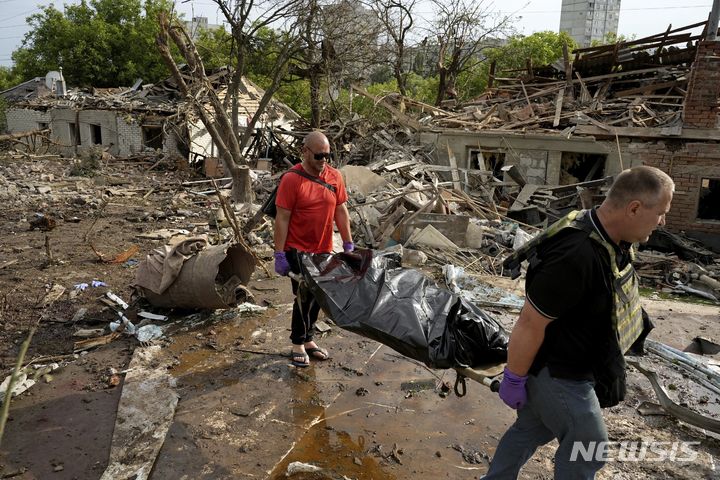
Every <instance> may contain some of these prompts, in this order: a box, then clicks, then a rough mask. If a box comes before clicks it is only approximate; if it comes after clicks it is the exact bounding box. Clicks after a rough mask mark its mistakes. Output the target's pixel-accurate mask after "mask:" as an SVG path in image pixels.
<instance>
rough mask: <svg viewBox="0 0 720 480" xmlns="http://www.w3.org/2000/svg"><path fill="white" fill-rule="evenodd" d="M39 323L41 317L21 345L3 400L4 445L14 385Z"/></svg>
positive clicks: (0, 414)
mask: <svg viewBox="0 0 720 480" xmlns="http://www.w3.org/2000/svg"><path fill="white" fill-rule="evenodd" d="M38 325H40V319H39V318H38V320H37V321H36V322H35V325H33V326H32V328H31V329H30V332H28V336H27V338H26V339H25V341H24V342H23V343H22V345H21V346H20V353H19V354H18V358H17V361H16V362H15V368H14V369H13V372H12V376H11V377H10V383H9V384H8V387H7V390H6V391H5V399H4V400H3V405H2V411H0V445H2V438H3V434H4V433H5V424H6V423H7V418H8V414H9V413H10V400H11V399H12V392H13V387H14V386H15V382H16V381H17V379H18V377H19V375H20V370H21V369H22V364H23V361H24V360H25V354H26V353H27V350H28V348H29V347H30V341H31V340H32V337H33V335H35V331H36V330H37V327H38Z"/></svg>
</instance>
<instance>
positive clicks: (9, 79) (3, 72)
mask: <svg viewBox="0 0 720 480" xmlns="http://www.w3.org/2000/svg"><path fill="white" fill-rule="evenodd" d="M18 83H22V80H21V79H20V76H19V75H18V73H17V72H16V71H15V70H13V69H11V68H9V67H3V66H0V92H2V91H3V90H7V89H8V88H10V87H14V86H15V85H17V84H18Z"/></svg>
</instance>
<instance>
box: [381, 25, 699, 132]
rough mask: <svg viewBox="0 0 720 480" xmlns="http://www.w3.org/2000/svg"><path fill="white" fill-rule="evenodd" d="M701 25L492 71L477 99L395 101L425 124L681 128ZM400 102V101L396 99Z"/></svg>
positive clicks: (568, 128)
mask: <svg viewBox="0 0 720 480" xmlns="http://www.w3.org/2000/svg"><path fill="white" fill-rule="evenodd" d="M706 24H707V22H700V23H696V24H693V25H688V26H684V27H681V28H676V29H672V30H671V29H668V30H667V31H665V32H662V33H659V34H656V35H652V36H649V37H645V38H641V39H637V40H630V41H621V42H618V43H616V44H610V45H601V46H597V47H588V48H580V49H576V50H574V51H573V52H572V54H574V58H573V56H572V54H571V53H568V52H567V51H565V55H564V59H559V60H558V61H557V62H555V63H554V64H552V65H544V66H534V65H532V63H531V62H530V61H529V60H528V64H527V67H526V68H525V69H523V70H520V71H517V70H513V71H507V72H499V71H498V72H496V71H495V64H494V63H493V64H492V65H491V66H490V76H489V79H488V89H487V90H486V92H485V93H483V95H482V96H480V97H478V98H475V99H473V100H470V101H467V102H463V103H462V104H458V103H457V102H456V101H455V100H450V101H446V102H444V103H443V105H442V106H441V107H442V108H438V107H433V106H430V105H424V104H420V103H419V102H416V101H413V100H410V99H402V100H403V101H404V102H405V103H406V104H407V106H409V107H410V108H415V109H417V110H421V111H422V112H423V113H424V114H423V115H422V116H421V118H419V122H420V123H421V124H422V125H425V126H433V127H445V128H459V129H466V130H484V129H499V130H507V131H524V130H533V131H542V130H548V131H550V130H552V129H558V128H561V129H563V130H564V133H566V134H570V133H577V134H582V133H587V134H593V133H596V132H597V131H598V129H600V130H601V131H606V132H607V131H609V130H610V129H611V128H618V127H642V128H657V129H666V130H668V131H669V130H673V129H675V130H677V129H679V128H681V126H682V125H681V124H682V122H681V113H682V106H683V101H684V98H685V93H686V90H687V84H688V80H689V77H690V67H691V65H692V63H693V60H694V59H695V57H696V52H697V41H698V40H701V39H702V38H704V32H703V33H701V34H693V33H692V30H693V29H696V28H698V27H706ZM395 98H396V100H397V101H400V100H401V98H400V97H399V96H396V97H395Z"/></svg>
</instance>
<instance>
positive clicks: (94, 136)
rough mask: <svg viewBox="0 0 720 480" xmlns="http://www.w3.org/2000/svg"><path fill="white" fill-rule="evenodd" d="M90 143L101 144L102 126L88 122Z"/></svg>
mask: <svg viewBox="0 0 720 480" xmlns="http://www.w3.org/2000/svg"><path fill="white" fill-rule="evenodd" d="M90 143H92V144H93V145H102V143H103V142H102V127H101V126H100V125H94V124H92V123H91V124H90Z"/></svg>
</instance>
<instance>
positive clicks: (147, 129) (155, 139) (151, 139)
mask: <svg viewBox="0 0 720 480" xmlns="http://www.w3.org/2000/svg"><path fill="white" fill-rule="evenodd" d="M142 136H143V145H145V146H146V147H147V148H152V149H153V150H162V148H163V134H162V127H159V126H148V125H145V126H143V127H142Z"/></svg>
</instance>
